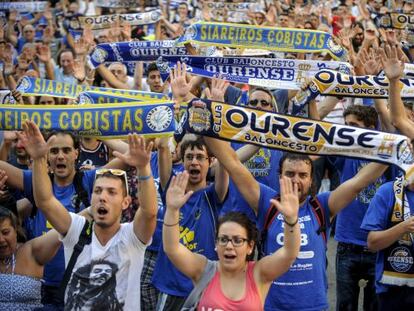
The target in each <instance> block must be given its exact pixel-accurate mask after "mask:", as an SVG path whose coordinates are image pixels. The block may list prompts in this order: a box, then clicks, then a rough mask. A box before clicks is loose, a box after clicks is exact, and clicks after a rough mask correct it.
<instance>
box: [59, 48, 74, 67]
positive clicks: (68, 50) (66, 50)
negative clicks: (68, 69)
mask: <svg viewBox="0 0 414 311" xmlns="http://www.w3.org/2000/svg"><path fill="white" fill-rule="evenodd" d="M65 52H70V53H72V55H73V58H75V52H74V51H73V50H72V49H63V50H62V51H60V52H59V54H58V55H57V61H58V65H59V66H60V58H61V57H62V54H63V53H65Z"/></svg>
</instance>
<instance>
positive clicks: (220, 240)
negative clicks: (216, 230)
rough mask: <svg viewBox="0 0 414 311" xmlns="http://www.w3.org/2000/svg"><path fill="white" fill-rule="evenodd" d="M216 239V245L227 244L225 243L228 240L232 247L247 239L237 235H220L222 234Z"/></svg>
mask: <svg viewBox="0 0 414 311" xmlns="http://www.w3.org/2000/svg"><path fill="white" fill-rule="evenodd" d="M216 241H217V243H218V245H220V246H227V244H228V243H229V241H230V242H231V244H233V246H234V247H240V246H242V245H243V244H244V242H246V241H247V239H245V238H242V237H239V236H232V237H228V236H226V235H222V236H218V237H217V240H216Z"/></svg>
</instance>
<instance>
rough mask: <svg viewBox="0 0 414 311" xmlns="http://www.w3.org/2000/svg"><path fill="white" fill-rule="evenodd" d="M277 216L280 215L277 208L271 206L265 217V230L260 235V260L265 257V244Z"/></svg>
mask: <svg viewBox="0 0 414 311" xmlns="http://www.w3.org/2000/svg"><path fill="white" fill-rule="evenodd" d="M276 199H277V200H278V199H279V197H277V198H276ZM277 214H279V211H278V209H277V208H276V206H274V205H270V207H269V209H268V210H267V212H266V215H265V220H264V224H263V230H262V232H261V234H260V243H259V244H260V245H259V257H260V258H262V257H264V256H265V250H264V248H265V244H266V237H267V231H268V229H269V227H270V225H271V224H272V222H273V220H274V219H275V217H276V216H277Z"/></svg>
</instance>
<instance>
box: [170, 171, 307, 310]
mask: <svg viewBox="0 0 414 311" xmlns="http://www.w3.org/2000/svg"><path fill="white" fill-rule="evenodd" d="M187 181H188V173H187V172H184V173H182V174H179V175H177V176H175V177H173V179H172V181H171V185H170V187H169V189H168V191H167V197H166V199H167V210H166V213H165V217H164V227H163V247H164V250H165V252H166V254H167V255H168V257H169V259H170V260H171V262H172V263H173V264H174V265H175V266H176V267H177V268H178V269H179V270H180V271H181V272H182V273H183V274H185V275H186V276H187V277H189V278H191V280H192V281H193V283H194V286H195V289H194V290H193V292H192V293H191V294H190V296H189V299H187V302H186V303H185V304H184V308H188V307H190V308H191V307H192V308H195V307H196V308H197V310H217V309H221V310H263V306H264V302H265V299H266V295H267V293H268V291H269V288H270V285H271V283H272V281H274V280H275V279H276V278H278V277H279V276H280V275H282V274H283V273H285V272H286V271H287V270H288V269H289V267H290V266H291V264H292V263H293V262H294V260H295V259H296V256H297V255H298V252H299V247H300V228H299V223H298V209H299V202H298V194H297V192H298V189H297V185H296V184H292V182H291V181H290V179H288V178H286V177H282V178H281V180H280V187H281V198H280V201H278V200H276V199H275V200H271V202H269V204H274V205H275V206H276V207H277V209H278V211H279V212H280V213H281V214H282V215H283V216H284V220H285V223H284V246H283V247H282V248H281V249H279V250H278V251H276V252H275V253H273V254H272V255H269V256H266V257H263V258H262V259H260V260H259V261H257V262H253V261H248V258H249V257H251V255H252V253H253V251H254V247H255V239H256V236H257V233H256V228H255V225H254V224H253V223H252V222H251V221H250V220H249V219H248V218H247V216H245V215H244V214H242V213H238V212H231V213H228V214H226V215H224V216H223V217H222V218H220V220H219V222H218V225H217V235H216V251H217V255H218V258H219V260H218V261H217V262H211V261H209V260H208V259H207V258H206V257H204V256H202V255H200V254H197V253H192V252H191V251H190V250H189V249H187V248H186V247H185V246H184V245H183V244H181V243H180V226H179V222H180V219H179V214H180V208H181V207H182V206H183V205H184V204H185V202H186V201H187V200H188V199H189V198H190V196H191V195H192V192H191V191H189V192H187V193H185V189H186V185H187ZM195 234H203V233H202V232H196V233H195ZM211 267H212V268H211ZM208 274H210V276H208ZM206 280H207V281H206ZM203 283H207V284H203ZM200 287H202V290H201V292H200V294H199V295H198V297H197V299H196V300H195V301H191V303H190V302H189V300H193V298H194V297H193V296H194V295H193V293H194V292H196V291H197V290H200ZM191 304H193V305H191Z"/></svg>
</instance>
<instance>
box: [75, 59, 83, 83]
mask: <svg viewBox="0 0 414 311" xmlns="http://www.w3.org/2000/svg"><path fill="white" fill-rule="evenodd" d="M73 76H74V77H75V78H76V79H77V80H80V81H83V80H85V77H86V71H85V61H84V60H83V59H75V60H74V62H73Z"/></svg>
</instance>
